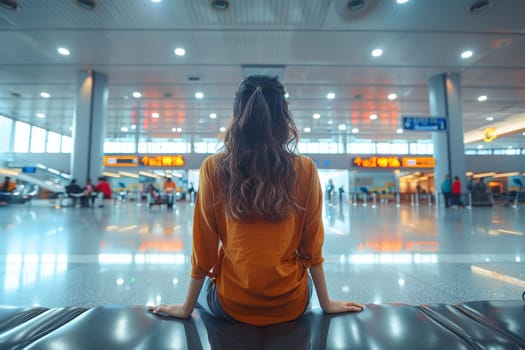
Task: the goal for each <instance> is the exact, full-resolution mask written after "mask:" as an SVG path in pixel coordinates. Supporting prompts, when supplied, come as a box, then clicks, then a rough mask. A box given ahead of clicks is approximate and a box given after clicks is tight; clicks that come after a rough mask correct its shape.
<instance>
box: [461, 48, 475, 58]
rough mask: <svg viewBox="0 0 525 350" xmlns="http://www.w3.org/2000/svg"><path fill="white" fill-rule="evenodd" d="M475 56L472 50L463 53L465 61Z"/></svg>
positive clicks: (462, 56)
mask: <svg viewBox="0 0 525 350" xmlns="http://www.w3.org/2000/svg"><path fill="white" fill-rule="evenodd" d="M473 54H474V52H472V51H470V50H466V51H463V52H462V53H461V58H463V59H467V58H471V57H472V55H473Z"/></svg>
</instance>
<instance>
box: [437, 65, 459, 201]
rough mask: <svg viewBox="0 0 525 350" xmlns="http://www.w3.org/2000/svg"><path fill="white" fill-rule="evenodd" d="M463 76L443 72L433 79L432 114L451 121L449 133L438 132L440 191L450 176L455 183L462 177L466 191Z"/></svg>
mask: <svg viewBox="0 0 525 350" xmlns="http://www.w3.org/2000/svg"><path fill="white" fill-rule="evenodd" d="M460 83H461V80H460V74H459V73H443V74H439V75H436V76H433V77H432V78H430V81H429V101H430V114H431V115H432V116H435V117H445V118H446V119H447V131H446V132H443V131H441V132H434V133H433V136H432V137H433V142H434V156H435V159H436V166H435V168H434V181H435V186H436V191H437V192H439V188H440V185H441V182H442V181H443V179H444V178H445V175H446V174H449V175H450V179H451V181H453V179H454V176H459V178H460V180H461V183H462V192H463V191H465V189H466V176H465V172H466V161H465V159H466V158H465V143H464V140H463V106H462V103H463V102H462V99H461V86H460Z"/></svg>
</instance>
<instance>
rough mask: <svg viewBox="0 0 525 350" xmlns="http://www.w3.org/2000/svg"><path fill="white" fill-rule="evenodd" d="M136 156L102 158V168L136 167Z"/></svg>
mask: <svg viewBox="0 0 525 350" xmlns="http://www.w3.org/2000/svg"><path fill="white" fill-rule="evenodd" d="M138 163H139V157H138V156H104V166H137V165H138Z"/></svg>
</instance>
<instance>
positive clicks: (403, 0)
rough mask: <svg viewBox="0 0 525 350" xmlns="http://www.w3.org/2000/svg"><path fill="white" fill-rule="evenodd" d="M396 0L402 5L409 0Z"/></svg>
mask: <svg viewBox="0 0 525 350" xmlns="http://www.w3.org/2000/svg"><path fill="white" fill-rule="evenodd" d="M396 2H397V3H398V4H400V5H403V4H406V3H407V2H408V0H396Z"/></svg>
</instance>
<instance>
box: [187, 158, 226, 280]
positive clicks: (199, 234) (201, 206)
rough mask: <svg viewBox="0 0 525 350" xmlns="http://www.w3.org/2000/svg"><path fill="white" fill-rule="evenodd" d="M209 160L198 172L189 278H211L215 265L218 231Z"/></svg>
mask: <svg viewBox="0 0 525 350" xmlns="http://www.w3.org/2000/svg"><path fill="white" fill-rule="evenodd" d="M210 163H211V162H210V159H206V160H205V161H204V162H203V164H202V166H201V170H200V175H199V188H198V192H197V200H196V202H195V211H194V215H193V249H192V256H191V264H192V268H191V274H190V275H191V277H193V278H204V277H205V276H206V275H209V276H211V270H212V268H213V267H214V266H215V264H216V263H217V257H218V248H219V231H218V228H217V219H216V216H215V206H216V205H217V203H215V198H214V196H213V186H212V183H213V181H214V180H213V179H212V178H211V177H210Z"/></svg>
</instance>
